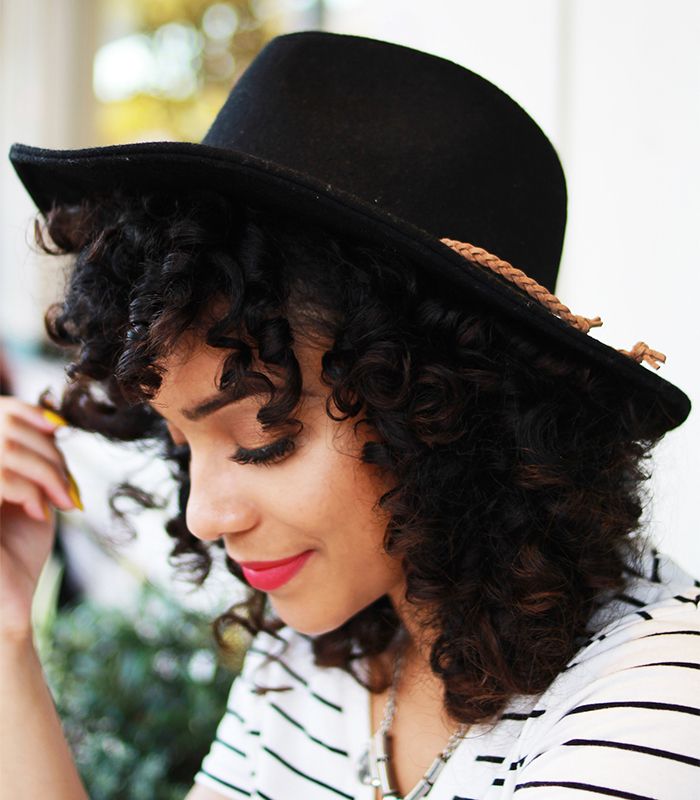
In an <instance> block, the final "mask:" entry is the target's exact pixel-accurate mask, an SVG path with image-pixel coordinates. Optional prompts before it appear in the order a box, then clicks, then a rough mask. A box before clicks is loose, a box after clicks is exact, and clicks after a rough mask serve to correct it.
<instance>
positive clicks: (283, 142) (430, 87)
mask: <svg viewBox="0 0 700 800" xmlns="http://www.w3.org/2000/svg"><path fill="white" fill-rule="evenodd" d="M203 144H207V145H210V146H213V147H217V148H224V149H234V150H238V151H242V152H245V153H249V154H251V155H253V156H255V157H257V158H260V159H263V160H265V161H269V162H271V163H273V164H277V165H281V166H283V167H286V168H287V169H291V170H294V171H297V172H299V173H300V175H303V176H304V179H305V180H306V181H308V178H309V176H311V177H312V178H313V179H315V180H316V181H318V183H319V184H321V185H324V186H326V187H327V188H331V187H332V188H333V189H334V190H340V191H343V192H346V193H349V194H350V195H354V196H355V197H357V198H359V199H360V200H362V201H364V202H365V203H369V204H374V205H377V206H378V207H379V208H382V209H383V210H384V211H385V212H389V213H391V214H393V215H395V216H396V217H398V218H399V219H402V220H405V221H407V222H410V223H412V224H414V225H416V226H417V227H419V228H422V229H424V230H426V231H427V232H429V233H430V234H432V235H433V236H435V237H436V238H441V237H445V236H447V237H452V238H455V239H460V240H462V241H469V242H472V243H474V244H477V245H479V246H481V247H484V248H486V249H487V250H490V251H492V252H495V253H497V254H498V255H499V256H501V257H502V258H504V259H506V260H508V261H511V262H512V263H514V264H516V265H517V266H519V267H520V268H522V269H523V270H525V271H526V272H527V273H528V274H529V275H531V276H532V277H533V278H534V279H535V280H537V281H538V282H540V283H542V284H544V285H545V286H548V287H549V288H554V285H555V282H556V276H557V271H558V267H559V259H560V256H561V248H562V243H563V238H564V228H565V225H566V184H565V180H564V174H563V172H562V168H561V165H560V162H559V159H558V157H557V154H556V152H555V150H554V148H553V147H552V145H551V143H550V142H549V140H548V139H547V137H546V136H545V134H544V133H543V132H542V130H541V129H540V128H539V126H538V125H537V124H536V123H535V122H534V121H533V120H532V118H531V117H530V116H529V115H528V114H527V113H526V112H525V111H524V110H523V109H522V108H521V107H520V106H519V105H518V104H517V103H516V102H515V101H514V100H512V99H511V98H510V97H509V96H508V95H506V94H505V93H504V92H502V91H501V90H500V89H498V88H497V87H496V86H494V85H493V84H492V83H490V82H489V81H487V80H485V79H484V78H482V77H480V76H479V75H476V74H475V73H473V72H471V71H470V70H468V69H466V68H464V67H461V66H458V65H457V64H454V63H452V62H450V61H447V60H445V59H442V58H438V57H436V56H432V55H428V54H426V53H423V52H420V51H417V50H413V49H411V48H407V47H403V46H401V45H395V44H390V43H387V42H380V41H377V40H374V39H367V38H364V37H359V36H346V35H341V34H332V33H323V32H318V31H307V32H302V33H296V34H288V35H285V36H278V37H276V38H275V39H273V40H272V41H271V42H269V43H268V44H267V45H266V46H265V47H264V48H263V49H262V50H261V52H260V53H259V54H258V55H257V57H256V58H255V59H254V60H253V62H252V63H251V65H250V66H249V67H248V69H247V70H246V71H245V72H244V74H243V75H242V76H241V78H240V79H239V81H238V82H237V83H236V85H235V86H234V87H233V89H232V91H231V93H230V95H229V97H228V99H227V101H226V103H225V104H224V106H223V107H222V109H221V111H220V112H219V114H218V116H217V117H216V119H215V120H214V123H213V124H212V126H211V128H210V129H209V131H208V133H207V134H206V136H205V138H204V140H203Z"/></svg>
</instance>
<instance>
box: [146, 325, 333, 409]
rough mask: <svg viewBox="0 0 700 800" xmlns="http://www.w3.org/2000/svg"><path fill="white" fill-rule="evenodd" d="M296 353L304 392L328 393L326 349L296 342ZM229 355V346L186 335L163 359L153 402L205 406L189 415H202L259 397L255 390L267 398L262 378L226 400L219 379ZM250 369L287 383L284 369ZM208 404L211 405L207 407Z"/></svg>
mask: <svg viewBox="0 0 700 800" xmlns="http://www.w3.org/2000/svg"><path fill="white" fill-rule="evenodd" d="M294 352H295V355H296V357H297V360H298V362H299V367H300V370H301V373H302V383H303V390H302V395H319V394H321V393H325V392H324V391H323V390H324V387H323V386H322V384H321V380H320V372H321V358H322V356H323V352H324V351H323V348H318V347H313V346H310V345H307V344H303V343H300V344H295V345H294ZM229 354H230V351H229V350H227V349H223V348H218V347H211V346H209V345H208V344H206V342H205V341H204V339H203V338H202V337H201V336H197V335H196V334H191V333H188V334H185V335H183V337H182V338H181V340H180V341H178V344H177V346H176V347H175V348H174V349H173V351H172V352H171V353H170V354H169V355H168V357H167V358H165V359H163V360H162V361H161V362H159V366H160V367H161V368H162V370H163V374H162V383H161V386H160V388H159V390H158V392H157V393H156V395H155V396H154V397H153V398H152V399H151V401H150V405H151V406H153V407H154V408H155V409H156V410H157V411H161V410H168V409H173V410H177V411H180V410H181V409H183V408H192V410H194V407H197V406H200V407H202V408H200V409H199V411H200V413H196V414H192V415H190V414H185V416H187V417H189V418H194V417H195V416H196V417H197V418H199V417H201V416H206V413H207V410H208V411H209V413H211V412H212V411H214V410H216V408H217V407H221V406H222V405H223V404H227V405H228V404H230V403H236V402H243V401H245V400H248V399H249V398H251V397H255V395H254V394H252V392H254V390H257V391H258V393H260V392H262V396H264V398H267V396H268V395H267V386H268V384H267V383H266V382H265V381H263V380H260V381H257V382H254V381H251V382H250V383H249V384H247V385H246V386H242V387H240V390H239V394H237V393H236V387H235V386H234V387H233V389H232V399H229V400H225V399H224V398H225V397H226V398H228V397H229V396H230V394H231V393H227V394H226V395H224V394H222V393H221V392H220V391H219V388H218V381H219V379H220V377H221V373H222V370H223V366H224V361H225V359H226V357H227V356H228V355H229ZM250 369H251V370H254V371H256V372H260V373H262V374H263V375H265V376H266V377H267V378H268V380H269V381H270V382H271V383H272V384H273V385H275V386H282V385H284V381H285V373H284V371H283V370H282V369H281V368H275V367H274V366H273V365H265V364H262V363H261V362H254V363H253V364H251V367H250ZM259 396H260V395H259ZM249 402H250V401H249ZM207 406H210V408H208V409H207Z"/></svg>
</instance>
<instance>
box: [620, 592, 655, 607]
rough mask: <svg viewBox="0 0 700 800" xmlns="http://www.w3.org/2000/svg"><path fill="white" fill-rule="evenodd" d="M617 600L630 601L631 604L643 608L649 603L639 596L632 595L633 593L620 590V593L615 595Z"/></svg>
mask: <svg viewBox="0 0 700 800" xmlns="http://www.w3.org/2000/svg"><path fill="white" fill-rule="evenodd" d="M615 599H616V600H623V601H624V602H625V603H628V604H629V605H631V606H636V607H637V608H643V607H644V606H646V605H648V601H646V602H645V601H644V600H640V599H639V598H638V597H632V595H631V594H625V593H624V592H620V593H619V594H616V595H615Z"/></svg>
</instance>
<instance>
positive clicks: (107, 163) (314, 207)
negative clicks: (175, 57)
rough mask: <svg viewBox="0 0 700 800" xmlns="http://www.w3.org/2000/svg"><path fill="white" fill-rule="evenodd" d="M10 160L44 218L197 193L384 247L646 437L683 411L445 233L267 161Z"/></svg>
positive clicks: (115, 148) (145, 156) (173, 155)
mask: <svg viewBox="0 0 700 800" xmlns="http://www.w3.org/2000/svg"><path fill="white" fill-rule="evenodd" d="M10 160H11V162H12V164H13V166H14V168H15V170H16V172H17V174H18V175H19V177H20V180H21V181H22V183H23V184H24V186H25V188H26V189H27V191H28V192H29V194H30V195H31V197H32V199H33V200H34V202H35V203H36V205H37V208H38V209H39V210H40V211H41V212H43V213H46V212H47V211H48V210H49V209H50V208H51V207H52V205H53V204H61V203H77V202H80V201H81V200H82V199H84V198H86V197H89V196H94V195H97V194H104V193H105V192H106V191H110V190H113V189H116V188H117V187H121V188H123V189H125V190H127V191H130V190H132V191H139V192H143V191H166V190H172V191H177V192H183V191H186V190H188V189H196V188H206V189H211V190H216V191H218V192H221V193H223V194H225V195H227V196H231V197H232V198H236V199H238V200H240V201H243V202H246V203H250V204H253V205H255V204H257V205H261V206H265V207H268V208H272V209H275V210H278V211H280V212H283V213H287V214H289V213H293V214H294V215H296V216H299V217H301V218H303V219H306V220H308V221H309V222H314V223H317V224H320V225H323V226H327V227H329V228H331V229H333V230H335V231H338V232H339V233H345V234H349V235H353V236H357V237H360V238H363V239H365V240H367V241H371V242H375V243H383V244H385V245H386V244H390V245H391V246H392V247H393V248H395V249H396V251H397V252H400V253H403V254H405V255H406V256H407V257H409V258H411V259H414V260H416V261H418V262H419V263H421V264H422V265H424V266H425V268H426V269H428V270H431V271H432V272H433V273H434V274H435V275H436V277H437V278H438V279H440V280H444V281H447V282H448V284H454V285H455V287H459V288H461V289H463V290H465V291H467V292H469V293H470V294H471V295H472V296H473V297H474V298H477V299H478V300H480V301H482V302H484V303H485V304H486V305H487V306H489V307H493V308H496V309H498V310H500V311H501V312H503V313H504V314H505V315H506V316H508V317H509V318H511V319H513V320H516V321H518V322H520V323H522V324H523V325H524V326H527V327H529V328H532V329H534V330H537V331H539V332H541V333H542V334H544V335H545V336H547V337H549V338H550V339H552V340H554V341H556V342H557V343H558V344H560V345H562V346H564V347H565V348H571V349H572V350H574V351H576V352H578V353H580V354H581V355H582V356H584V357H585V358H587V359H589V360H590V362H591V363H592V364H596V365H598V366H600V367H602V368H603V369H604V370H606V371H607V372H609V373H610V376H611V377H612V378H614V379H615V380H616V381H618V382H619V384H620V387H621V391H623V392H625V393H626V394H628V395H634V396H635V400H636V401H637V405H638V407H639V409H640V416H641V417H646V421H647V423H648V426H649V429H650V430H651V431H653V432H655V433H657V432H658V433H662V432H664V431H668V430H671V429H673V428H675V427H677V426H678V425H680V424H681V423H682V422H683V421H684V420H685V419H686V418H687V416H688V414H689V413H690V408H691V404H690V400H689V398H688V397H687V395H686V394H685V393H684V392H683V391H682V390H681V389H679V388H678V387H677V386H675V385H674V384H672V383H670V382H669V381H667V380H665V379H664V378H662V377H661V376H659V375H657V374H656V373H655V372H652V371H651V370H650V369H649V368H647V367H644V366H643V365H641V364H638V363H636V362H635V361H633V360H632V359H631V358H630V357H629V356H625V355H622V354H621V353H619V352H618V351H617V350H616V349H615V348H613V347H610V346H609V345H606V344H604V343H603V342H600V341H598V340H597V339H595V338H593V337H591V336H589V335H587V334H584V333H582V332H580V331H578V330H576V329H575V328H573V327H572V326H571V325H569V324H568V323H566V322H564V321H563V320H561V319H559V318H558V317H556V316H555V315H554V314H552V313H551V312H549V311H548V310H547V309H546V308H544V306H542V305H541V304H540V303H538V302H537V301H535V300H533V299H532V298H530V297H529V296H528V295H526V294H525V293H524V292H522V291H520V290H518V289H515V288H514V287H513V286H512V285H511V284H510V283H507V282H506V281H504V280H502V279H501V278H498V277H497V276H495V275H494V274H493V273H491V272H490V271H489V270H486V269H484V268H482V267H480V266H477V265H473V264H471V262H468V261H466V260H465V259H464V258H463V256H461V255H459V254H458V253H456V252H454V251H453V250H452V249H451V248H449V247H448V246H447V245H445V244H443V243H442V242H441V241H440V238H441V237H449V236H450V234H451V231H444V232H441V233H440V236H437V237H436V236H435V235H434V234H432V233H430V232H428V231H426V230H423V229H422V228H419V227H416V226H415V225H413V224H411V223H409V222H407V221H406V220H403V219H400V218H398V217H396V216H395V215H393V214H390V213H388V212H386V211H385V210H384V209H382V208H381V207H380V206H379V205H378V204H377V205H374V204H371V203H368V202H366V201H365V200H362V199H360V198H358V197H356V196H354V195H351V194H348V193H347V192H345V191H343V190H342V189H340V188H338V187H336V186H333V185H331V184H322V183H320V182H319V181H315V180H314V179H313V178H310V177H308V176H307V175H302V174H300V173H298V172H296V171H294V170H291V169H289V168H287V167H284V166H281V165H279V164H277V163H274V162H272V161H269V160H265V159H261V158H259V157H256V156H252V155H250V154H248V153H244V152H240V151H237V150H233V149H220V148H215V147H211V146H208V145H204V144H197V143H188V142H142V143H135V144H126V145H111V146H107V147H96V148H87V149H82V150H47V149H43V148H38V147H30V146H28V145H23V144H15V145H13V146H12V148H11V150H10ZM473 244H476V245H478V244H479V242H473ZM516 266H517V265H516Z"/></svg>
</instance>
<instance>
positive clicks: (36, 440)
mask: <svg viewBox="0 0 700 800" xmlns="http://www.w3.org/2000/svg"><path fill="white" fill-rule="evenodd" d="M2 440H3V437H2V435H0V446H1V445H2ZM4 441H5V442H9V441H12V442H15V443H16V444H19V445H22V446H23V447H25V448H26V449H27V450H33V451H34V452H35V453H37V455H40V456H42V457H43V458H45V459H46V460H47V461H52V462H53V463H54V464H55V465H56V467H57V468H58V469H59V470H60V471H61V472H63V473H65V474H66V475H67V473H68V466H67V464H66V461H65V457H64V455H63V453H62V452H61V451H60V450H59V449H58V447H56V443H55V440H54V438H53V436H52V434H51V433H48V432H46V433H44V432H41V431H39V430H37V429H36V428H35V427H33V426H32V425H30V424H29V423H28V422H26V421H25V420H23V419H21V418H20V417H13V418H12V419H11V420H8V422H7V424H6V426H5V430H4Z"/></svg>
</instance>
